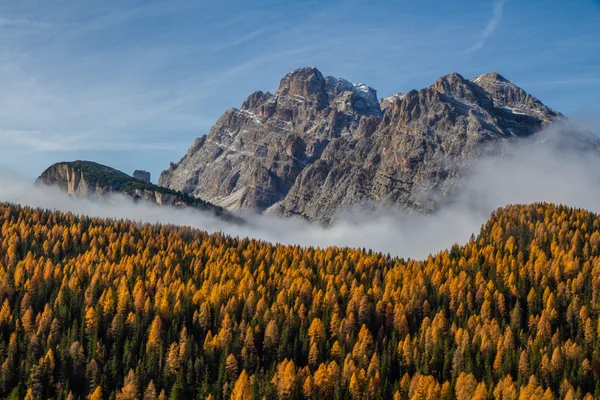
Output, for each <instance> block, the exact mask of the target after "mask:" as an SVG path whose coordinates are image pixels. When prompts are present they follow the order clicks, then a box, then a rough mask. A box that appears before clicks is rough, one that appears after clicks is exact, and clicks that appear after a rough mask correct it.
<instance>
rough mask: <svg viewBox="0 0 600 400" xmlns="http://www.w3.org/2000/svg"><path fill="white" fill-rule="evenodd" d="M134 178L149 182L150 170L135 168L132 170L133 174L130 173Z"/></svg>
mask: <svg viewBox="0 0 600 400" xmlns="http://www.w3.org/2000/svg"><path fill="white" fill-rule="evenodd" d="M132 176H133V177H134V178H135V179H138V180H140V181H142V182H146V183H150V178H151V175H150V172H148V171H140V170H138V169H136V170H135V171H133V175H132Z"/></svg>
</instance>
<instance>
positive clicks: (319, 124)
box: [159, 67, 564, 223]
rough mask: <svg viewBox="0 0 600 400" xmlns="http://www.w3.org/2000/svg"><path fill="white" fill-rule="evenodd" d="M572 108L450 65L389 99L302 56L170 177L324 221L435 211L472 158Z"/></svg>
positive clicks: (229, 114) (205, 192)
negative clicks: (363, 213)
mask: <svg viewBox="0 0 600 400" xmlns="http://www.w3.org/2000/svg"><path fill="white" fill-rule="evenodd" d="M562 119H564V117H563V116H562V115H561V114H560V113H558V112H556V111H554V110H552V109H550V108H548V107H546V106H545V105H543V104H542V103H541V102H540V101H539V100H537V99H536V98H535V97H533V96H531V95H529V94H527V93H526V92H525V91H523V90H522V89H520V88H519V87H518V86H516V85H514V84H512V83H510V82H509V81H508V80H506V79H505V78H503V77H502V76H500V75H498V74H496V73H489V74H484V75H481V76H479V77H477V78H475V79H473V80H467V79H465V78H463V77H462V76H461V75H459V74H456V73H454V74H450V75H447V76H444V77H441V78H440V79H438V80H437V81H436V82H435V83H434V84H433V85H432V86H430V87H427V88H425V89H422V90H419V91H416V90H412V91H410V92H408V93H405V94H398V95H392V96H388V97H386V98H385V99H383V100H382V101H381V103H380V102H379V101H378V100H377V93H376V91H375V90H374V89H372V88H369V87H368V86H366V85H362V84H358V85H357V84H351V83H349V82H348V81H346V80H343V79H338V78H333V77H327V78H325V77H323V75H322V74H321V73H320V72H319V71H318V70H317V69H316V68H314V67H309V68H302V69H298V70H295V71H293V72H290V73H289V74H287V75H286V76H285V77H284V78H283V79H282V80H281V83H280V85H279V88H278V90H277V91H276V92H275V94H271V93H263V92H260V91H259V92H255V93H253V94H252V95H250V97H248V99H247V100H246V101H245V102H244V104H243V105H242V107H241V109H239V110H238V109H235V108H233V109H230V110H227V111H226V112H225V114H223V116H222V117H221V118H220V119H219V120H218V121H217V123H216V124H215V125H214V126H213V127H212V128H211V129H210V131H209V133H208V134H207V135H206V136H203V137H201V138H199V139H197V140H196V141H195V142H194V144H193V146H192V147H191V148H190V149H189V151H188V152H187V154H186V155H185V156H184V157H183V158H182V159H181V160H180V161H179V162H178V163H177V164H171V166H170V167H169V169H168V170H166V171H164V172H163V173H162V174H161V176H160V179H159V185H161V186H164V187H167V188H170V189H174V190H178V191H182V192H184V193H187V194H190V195H192V196H195V197H199V198H202V199H204V200H206V201H210V202H212V203H214V204H217V205H220V206H222V207H225V208H227V209H241V210H251V211H256V212H265V211H268V212H275V213H277V214H281V215H285V216H291V215H298V216H302V217H304V218H307V219H309V220H312V221H322V222H325V223H327V222H330V221H331V220H332V219H333V218H334V217H335V215H337V214H338V213H339V212H340V211H342V210H344V209H347V208H351V207H353V206H355V205H362V206H371V207H378V206H380V205H386V206H392V207H399V208H402V209H410V210H416V211H421V212H428V211H431V210H434V209H435V208H436V207H437V205H438V203H439V199H440V198H443V197H444V196H445V195H447V194H448V193H449V192H450V191H451V189H452V188H454V187H456V184H457V183H458V182H459V181H460V178H461V177H463V176H464V175H465V174H466V173H467V170H468V166H469V165H470V162H471V161H472V160H473V159H475V158H478V157H481V156H482V155H485V154H497V153H498V151H499V150H498V149H499V147H500V146H499V144H501V143H502V142H503V141H506V140H510V139H512V138H519V137H527V136H530V135H532V134H533V133H535V132H537V131H539V130H541V129H542V128H544V127H546V126H548V125H549V124H551V123H552V122H555V121H559V120H562Z"/></svg>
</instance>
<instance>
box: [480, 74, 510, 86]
mask: <svg viewBox="0 0 600 400" xmlns="http://www.w3.org/2000/svg"><path fill="white" fill-rule="evenodd" d="M471 82H474V83H476V84H480V83H492V82H502V83H511V82H510V81H509V80H508V79H506V78H505V77H503V76H502V75H500V74H499V73H497V72H486V73H485V74H481V75H478V76H476V77H475V78H473V79H471Z"/></svg>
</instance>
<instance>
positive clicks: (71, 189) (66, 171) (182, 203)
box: [36, 161, 241, 222]
mask: <svg viewBox="0 0 600 400" xmlns="http://www.w3.org/2000/svg"><path fill="white" fill-rule="evenodd" d="M36 183H37V184H43V185H46V186H56V187H59V188H60V189H61V190H63V191H65V192H66V193H68V194H69V195H72V196H76V197H83V198H88V199H101V198H103V197H105V196H107V195H110V194H116V193H120V194H123V195H125V196H128V197H131V198H133V199H134V200H136V201H140V200H142V201H146V202H149V203H152V204H157V205H161V206H172V207H193V208H196V209H199V210H203V211H207V212H211V213H213V214H215V215H217V216H219V217H221V218H223V219H226V220H229V221H232V222H241V219H240V218H238V217H235V216H233V215H232V214H231V213H229V212H227V211H226V210H224V209H223V208H222V207H218V206H215V205H213V204H210V203H208V202H205V201H203V200H200V199H195V198H192V197H190V196H188V195H186V194H183V193H179V192H176V191H174V190H170V189H165V188H162V187H159V186H157V185H153V184H151V183H148V182H145V181H142V180H139V179H135V178H133V177H131V176H129V175H127V174H125V173H123V172H121V171H118V170H116V169H113V168H110V167H107V166H104V165H100V164H96V163H93V162H89V161H75V162H63V163H57V164H54V165H52V166H51V167H49V168H48V169H47V170H46V171H44V172H43V173H42V174H41V175H40V177H39V178H38V179H37V181H36Z"/></svg>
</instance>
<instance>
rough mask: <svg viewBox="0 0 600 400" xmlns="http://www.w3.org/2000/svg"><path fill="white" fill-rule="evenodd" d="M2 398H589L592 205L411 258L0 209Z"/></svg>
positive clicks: (594, 392)
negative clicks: (438, 251) (303, 246)
mask: <svg viewBox="0 0 600 400" xmlns="http://www.w3.org/2000/svg"><path fill="white" fill-rule="evenodd" d="M0 216H1V220H0V225H1V230H0V232H1V233H0V304H1V306H0V398H8V399H22V398H25V399H123V400H124V399H140V400H141V399H144V400H152V399H215V400H216V399H229V398H232V399H263V398H264V399H394V400H396V399H459V400H463V399H499V400H511V399H558V398H561V399H563V398H565V399H591V398H600V319H599V313H600V216H598V215H595V214H592V213H590V212H587V211H584V210H576V209H571V208H567V207H563V206H555V205H552V204H534V205H527V206H508V207H506V208H503V209H499V210H497V211H495V212H494V213H493V214H492V216H491V218H490V220H489V221H488V222H487V224H485V225H484V226H483V227H482V229H481V232H480V234H479V235H478V236H477V237H473V238H472V239H471V240H470V241H469V242H468V243H467V244H466V245H464V246H462V247H461V246H458V245H455V246H454V247H452V248H451V249H449V250H447V251H444V252H441V253H439V254H437V255H432V256H430V257H429V258H428V259H427V260H424V261H415V260H404V259H401V258H392V257H389V256H386V255H383V254H378V253H374V252H370V251H365V250H353V249H347V248H327V249H316V248H302V247H298V246H281V245H271V244H268V243H265V242H261V241H256V240H250V239H238V238H232V237H228V236H224V235H221V234H212V235H209V234H207V233H204V232H202V231H199V230H195V229H191V228H182V227H175V226H160V225H150V224H145V225H143V224H139V223H135V222H132V221H112V220H103V219H97V218H88V217H78V216H75V215H72V214H64V213H60V212H50V211H43V210H37V209H31V208H25V207H20V206H15V205H7V204H4V205H0Z"/></svg>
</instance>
